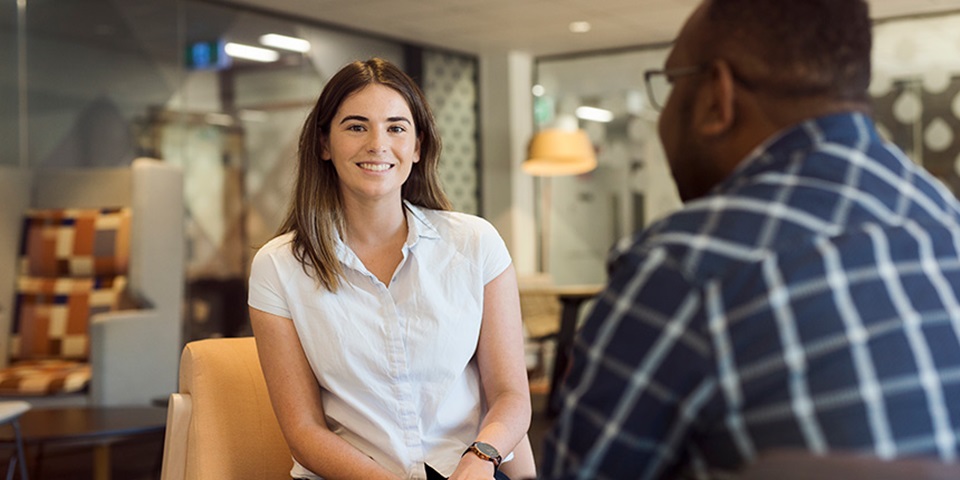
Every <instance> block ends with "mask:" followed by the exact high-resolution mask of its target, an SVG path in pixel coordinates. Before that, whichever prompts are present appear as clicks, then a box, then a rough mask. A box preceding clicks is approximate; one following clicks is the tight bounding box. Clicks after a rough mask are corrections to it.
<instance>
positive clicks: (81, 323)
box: [10, 276, 127, 361]
mask: <svg viewBox="0 0 960 480" xmlns="http://www.w3.org/2000/svg"><path fill="white" fill-rule="evenodd" d="M126 283H127V282H126V277H123V276H119V277H109V278H60V279H52V278H35V277H21V278H19V279H18V282H17V305H16V312H17V314H16V316H15V317H14V324H13V332H12V333H13V334H12V335H11V337H10V357H11V359H13V360H39V359H50V358H59V359H70V360H79V361H84V360H86V359H87V358H88V357H89V355H90V336H89V331H88V327H89V325H90V317H91V316H92V315H94V314H96V313H100V312H109V311H115V310H119V309H120V304H121V301H122V300H123V293H124V289H125V287H126Z"/></svg>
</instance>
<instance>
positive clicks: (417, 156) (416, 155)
mask: <svg viewBox="0 0 960 480" xmlns="http://www.w3.org/2000/svg"><path fill="white" fill-rule="evenodd" d="M421 138H423V137H421V136H419V135H418V136H417V146H416V148H415V149H414V150H413V163H417V162H419V161H420V139H421Z"/></svg>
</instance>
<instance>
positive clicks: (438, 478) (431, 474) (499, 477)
mask: <svg viewBox="0 0 960 480" xmlns="http://www.w3.org/2000/svg"><path fill="white" fill-rule="evenodd" d="M424 467H425V468H426V470H427V480H447V477H444V476H443V475H440V474H439V473H437V471H436V470H434V469H433V467H431V466H430V465H426V464H425V465H424ZM493 478H495V479H496V480H510V477H508V476H506V475H504V474H503V472H501V471H500V470H497V472H496V473H494V474H493Z"/></svg>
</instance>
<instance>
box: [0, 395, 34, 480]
mask: <svg viewBox="0 0 960 480" xmlns="http://www.w3.org/2000/svg"><path fill="white" fill-rule="evenodd" d="M27 410H30V404H29V403H27V402H21V401H10V402H0V425H5V424H9V425H10V427H11V428H12V429H13V441H14V443H15V445H16V449H15V450H14V454H13V455H11V456H10V460H9V463H8V464H7V465H8V466H7V480H12V479H13V474H14V472H16V471H17V470H18V469H19V471H20V478H21V479H22V480H27V460H26V455H24V453H23V436H22V435H21V434H20V416H21V415H23V414H24V412H26V411H27Z"/></svg>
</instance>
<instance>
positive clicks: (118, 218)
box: [19, 207, 130, 277]
mask: <svg viewBox="0 0 960 480" xmlns="http://www.w3.org/2000/svg"><path fill="white" fill-rule="evenodd" d="M22 232H23V237H22V241H21V243H20V245H21V248H20V269H19V274H20V275H27V276H33V277H94V276H97V277H102V276H110V277H112V276H116V275H126V274H127V264H128V259H129V252H130V208H128V207H122V208H103V209H50V210H29V211H28V212H27V213H26V215H25V216H24V225H23V230H22Z"/></svg>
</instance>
